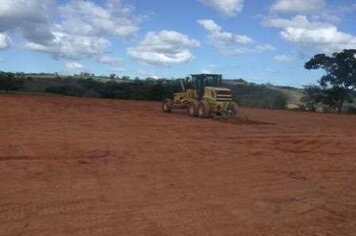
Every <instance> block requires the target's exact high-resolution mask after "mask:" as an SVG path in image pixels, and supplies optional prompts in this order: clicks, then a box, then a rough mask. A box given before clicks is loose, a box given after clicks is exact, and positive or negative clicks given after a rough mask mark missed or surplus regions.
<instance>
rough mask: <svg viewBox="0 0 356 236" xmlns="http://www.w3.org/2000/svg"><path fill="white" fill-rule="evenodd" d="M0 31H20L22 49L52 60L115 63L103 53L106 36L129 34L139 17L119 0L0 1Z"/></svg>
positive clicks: (134, 29)
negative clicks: (64, 1)
mask: <svg viewBox="0 0 356 236" xmlns="http://www.w3.org/2000/svg"><path fill="white" fill-rule="evenodd" d="M0 19H1V20H0V33H1V32H7V33H12V32H14V31H15V30H17V31H19V32H21V33H22V35H23V36H24V39H25V43H24V45H25V48H27V49H30V50H36V51H41V52H45V53H49V54H51V55H52V56H53V57H54V58H56V59H62V58H64V59H70V60H79V59H82V58H92V59H94V60H96V61H98V62H100V63H105V64H118V60H117V59H115V58H112V57H110V56H109V55H107V53H108V51H109V48H110V46H111V43H110V40H109V37H111V36H117V37H129V36H131V35H132V34H134V33H135V32H136V31H137V30H138V29H139V24H140V21H141V20H140V18H139V17H136V16H134V9H133V7H131V6H130V5H125V4H123V3H121V1H120V0H106V1H101V4H99V3H98V4H96V3H94V2H93V1H85V0H69V1H68V2H67V3H66V4H64V5H61V6H58V5H56V1H55V0H2V1H1V4H0Z"/></svg>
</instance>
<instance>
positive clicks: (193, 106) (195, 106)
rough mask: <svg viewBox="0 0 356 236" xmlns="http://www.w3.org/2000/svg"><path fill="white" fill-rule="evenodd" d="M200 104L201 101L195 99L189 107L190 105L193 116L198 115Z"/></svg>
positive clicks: (189, 108) (190, 113)
mask: <svg viewBox="0 0 356 236" xmlns="http://www.w3.org/2000/svg"><path fill="white" fill-rule="evenodd" d="M198 106H199V103H198V101H196V100H193V101H192V102H191V103H190V105H189V107H188V113H189V115H190V116H192V117H197V116H198Z"/></svg>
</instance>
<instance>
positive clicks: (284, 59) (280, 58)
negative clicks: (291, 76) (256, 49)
mask: <svg viewBox="0 0 356 236" xmlns="http://www.w3.org/2000/svg"><path fill="white" fill-rule="evenodd" d="M273 59H274V60H276V61H279V62H290V61H292V60H293V58H292V57H291V56H288V55H277V56H274V57H273Z"/></svg>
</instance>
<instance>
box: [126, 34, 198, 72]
mask: <svg viewBox="0 0 356 236" xmlns="http://www.w3.org/2000/svg"><path fill="white" fill-rule="evenodd" d="M199 45H200V43H199V42H198V41H197V40H195V39H191V38H189V37H188V36H187V35H184V34H182V33H179V32H176V31H167V30H163V31H160V32H155V31H152V32H148V33H147V34H146V36H145V38H144V39H143V40H142V41H141V42H140V43H139V44H138V45H137V46H136V47H131V48H128V49H127V52H128V54H129V56H131V57H132V58H134V59H136V60H139V61H142V62H144V63H147V64H152V65H168V64H179V63H184V62H188V61H190V60H192V59H193V58H194V56H193V55H192V53H191V52H190V50H189V48H191V47H197V46H199Z"/></svg>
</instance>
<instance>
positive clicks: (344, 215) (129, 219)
mask: <svg viewBox="0 0 356 236" xmlns="http://www.w3.org/2000/svg"><path fill="white" fill-rule="evenodd" d="M240 111H241V113H243V114H244V115H246V116H248V117H249V119H250V120H252V121H253V122H235V121H231V120H229V121H227V122H223V121H221V120H213V119H208V120H200V119H194V118H190V117H188V116H187V115H185V114H183V113H173V114H164V113H162V112H161V110H160V104H159V103H153V102H132V101H114V100H99V99H80V98H69V97H46V96H25V95H0V235H1V236H7V235H14V236H15V235H16V236H18V235H24V236H25V235H33V236H42V235H46V236H47V235H51V236H53V235H63V236H64V235H85V236H89V235H97V236H105V235H112V236H117V235H125V236H126V235H156V236H157V235H214V236H215V235H234V236H235V235H280V236H288V235H301V236H304V235H320V236H322V235H332V236H336V235H356V152H355V151H356V116H347V115H340V116H339V115H334V114H330V115H326V114H309V113H297V112H287V111H270V110H258V109H241V110H240Z"/></svg>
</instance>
